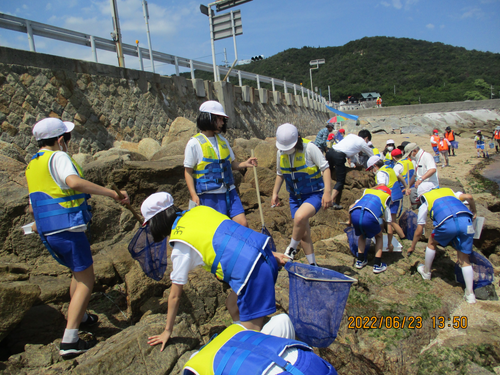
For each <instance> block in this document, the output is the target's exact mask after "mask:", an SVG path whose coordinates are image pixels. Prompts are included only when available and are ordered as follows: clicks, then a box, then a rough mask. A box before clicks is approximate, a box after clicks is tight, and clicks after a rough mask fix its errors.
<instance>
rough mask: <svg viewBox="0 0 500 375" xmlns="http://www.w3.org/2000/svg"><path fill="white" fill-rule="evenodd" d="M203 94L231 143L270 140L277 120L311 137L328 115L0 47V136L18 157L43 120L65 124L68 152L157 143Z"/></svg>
mask: <svg viewBox="0 0 500 375" xmlns="http://www.w3.org/2000/svg"><path fill="white" fill-rule="evenodd" d="M207 99H216V100H219V101H220V102H221V103H222V104H223V105H224V107H225V110H226V112H227V114H228V115H229V117H230V121H229V129H228V134H227V136H228V138H229V139H231V140H232V139H234V138H236V137H243V138H250V137H258V138H265V137H273V136H274V135H275V131H276V128H277V126H279V125H280V124H282V123H284V122H291V123H293V124H295V125H296V126H297V127H298V128H299V129H300V130H301V132H302V133H303V134H304V135H309V134H315V133H317V132H318V130H319V129H320V128H321V127H323V126H324V124H325V122H326V120H328V116H329V114H328V113H326V109H324V107H322V106H320V105H319V103H318V102H314V101H312V100H305V101H304V102H302V101H300V100H297V99H296V98H292V100H288V99H289V98H286V97H285V95H284V94H281V93H280V94H279V95H277V96H276V95H272V94H270V93H268V91H267V90H263V89H260V90H257V89H253V88H250V87H235V86H233V85H232V84H229V83H226V82H217V83H215V84H214V83H212V82H210V81H201V80H187V79H185V78H184V77H177V76H172V77H165V76H160V75H158V74H154V73H150V72H143V71H137V70H131V69H125V68H119V67H114V66H109V65H103V64H96V63H92V62H85V61H80V60H72V59H67V58H63V57H58V56H52V55H44V54H40V53H33V52H28V51H21V50H15V49H11V48H5V47H0V124H1V129H0V130H1V133H0V140H2V141H5V142H8V143H12V144H14V145H15V146H17V147H18V148H19V150H20V152H22V154H23V156H24V157H25V158H26V160H29V158H30V157H31V155H32V154H33V153H35V152H36V151H37V149H38V148H37V146H36V142H35V140H34V138H33V137H32V134H31V129H32V126H33V124H35V123H36V121H38V120H40V119H42V118H44V117H47V116H52V117H59V118H61V119H62V120H63V121H73V122H74V123H75V125H76V126H75V130H74V132H73V142H71V143H70V152H71V153H78V152H80V153H89V154H94V153H96V152H98V151H101V150H105V149H108V148H111V147H112V146H113V142H114V141H121V140H125V141H132V142H138V141H140V140H141V139H143V138H153V139H155V140H157V141H159V142H161V141H162V139H163V137H164V136H165V134H166V133H167V132H168V129H169V126H170V124H171V123H172V121H173V120H175V119H176V118H177V117H180V116H182V117H185V118H187V119H189V120H191V121H196V117H197V115H198V108H199V106H200V104H201V103H203V102H204V101H205V100H207Z"/></svg>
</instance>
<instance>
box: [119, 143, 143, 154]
mask: <svg viewBox="0 0 500 375" xmlns="http://www.w3.org/2000/svg"><path fill="white" fill-rule="evenodd" d="M113 148H117V149H122V150H128V151H132V152H135V153H140V152H139V144H138V143H135V142H127V141H121V142H120V141H115V142H114V143H113Z"/></svg>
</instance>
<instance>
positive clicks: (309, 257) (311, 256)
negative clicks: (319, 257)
mask: <svg viewBox="0 0 500 375" xmlns="http://www.w3.org/2000/svg"><path fill="white" fill-rule="evenodd" d="M306 258H307V261H308V262H309V264H313V263H316V257H315V256H314V253H312V254H308V255H306Z"/></svg>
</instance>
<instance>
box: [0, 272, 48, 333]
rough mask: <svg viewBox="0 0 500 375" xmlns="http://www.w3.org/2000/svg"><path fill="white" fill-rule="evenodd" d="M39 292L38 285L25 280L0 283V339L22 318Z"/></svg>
mask: <svg viewBox="0 0 500 375" xmlns="http://www.w3.org/2000/svg"><path fill="white" fill-rule="evenodd" d="M40 293H41V291H40V287H39V286H38V285H33V284H30V283H28V282H25V281H15V282H3V283H0V341H2V340H3V339H4V338H5V336H7V334H8V333H9V332H10V331H11V330H12V329H13V328H14V327H15V326H16V325H17V324H18V323H19V322H20V321H21V320H22V319H23V317H24V316H25V315H26V313H27V312H28V310H29V309H30V308H31V306H33V303H35V301H36V300H37V298H38V297H39V296H40Z"/></svg>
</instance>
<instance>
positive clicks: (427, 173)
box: [402, 143, 439, 188]
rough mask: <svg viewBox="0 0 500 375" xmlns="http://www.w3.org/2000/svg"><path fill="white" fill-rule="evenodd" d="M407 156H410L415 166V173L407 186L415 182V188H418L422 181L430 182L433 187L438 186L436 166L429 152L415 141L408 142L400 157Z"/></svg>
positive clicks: (404, 157)
mask: <svg viewBox="0 0 500 375" xmlns="http://www.w3.org/2000/svg"><path fill="white" fill-rule="evenodd" d="M407 157H410V159H411V160H412V161H413V165H414V166H415V174H414V175H413V177H412V178H411V180H410V183H409V184H408V186H413V183H415V188H418V186H419V185H420V184H421V183H422V182H430V183H432V184H433V185H434V187H435V188H438V187H439V178H438V172H437V167H436V163H435V162H434V157H433V156H432V155H431V154H429V153H428V152H425V151H424V150H422V149H420V147H418V145H417V144H416V143H408V144H407V145H406V146H405V153H404V155H403V158H402V159H406V158H407Z"/></svg>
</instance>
